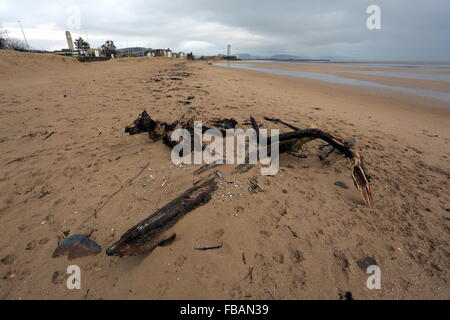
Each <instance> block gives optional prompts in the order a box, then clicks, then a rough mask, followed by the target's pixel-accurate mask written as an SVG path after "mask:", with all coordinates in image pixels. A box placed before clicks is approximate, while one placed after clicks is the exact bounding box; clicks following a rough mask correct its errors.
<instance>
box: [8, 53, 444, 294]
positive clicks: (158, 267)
mask: <svg viewBox="0 0 450 320" xmlns="http://www.w3.org/2000/svg"><path fill="white" fill-rule="evenodd" d="M181 73H187V74H189V76H187V75H184V76H179V75H180V74H181ZM177 75H178V76H177ZM174 77H177V78H180V79H181V80H171V79H170V78H174ZM155 78H156V79H160V80H161V81H155ZM413 82H414V80H412V81H411V83H413ZM411 85H412V84H411ZM0 88H1V89H0V106H1V107H0V115H1V116H0V121H1V126H0V148H1V150H2V152H1V157H0V161H1V163H2V166H1V168H0V191H1V192H0V201H1V207H0V237H1V241H0V261H2V262H0V276H1V277H0V298H2V299H119V298H120V299H183V298H184V299H340V298H341V297H343V296H345V294H346V292H351V293H352V296H353V297H354V298H355V299H406V298H412V299H422V298H423V299H449V298H450V289H449V286H448V270H449V266H450V263H449V262H450V261H449V252H448V248H449V240H450V236H449V230H450V229H449V214H450V213H449V211H450V210H449V209H450V204H449V192H448V190H449V185H448V183H449V180H448V179H449V166H448V159H449V156H450V155H449V147H448V143H449V138H450V129H449V125H448V124H449V120H450V114H449V110H448V108H446V105H445V103H444V102H441V101H437V100H433V99H427V98H423V97H416V96H410V95H407V94H402V93H392V92H385V91H383V90H379V89H375V88H364V87H351V86H342V85H337V84H330V83H325V82H321V81H315V80H310V79H300V78H292V77H285V76H277V75H268V74H264V73H259V72H255V71H245V70H235V69H227V68H223V67H218V66H214V65H208V64H207V63H206V62H197V61H196V62H187V61H180V60H165V59H124V60H115V61H108V62H100V63H87V64H80V63H78V62H76V61H74V60H72V59H70V58H62V57H56V56H51V55H48V56H47V55H32V54H23V53H11V52H2V51H0ZM191 96H194V98H191V100H188V97H191ZM186 101H190V104H186V103H185V102H186ZM143 109H146V110H147V111H148V112H149V113H150V114H151V115H152V116H153V117H154V118H156V119H160V120H164V121H173V120H176V119H178V118H179V116H180V115H181V114H182V113H185V112H186V111H191V112H194V113H196V114H197V117H198V118H199V119H205V120H207V119H211V118H214V117H233V118H235V119H236V120H237V121H238V122H239V125H238V126H240V127H243V128H249V125H244V124H243V123H245V121H247V120H248V118H249V116H250V115H253V116H254V117H256V118H257V119H258V121H259V122H260V123H261V125H262V126H264V127H267V128H275V127H276V128H280V129H282V131H283V132H284V131H288V130H287V129H285V128H282V126H281V125H276V124H273V123H269V122H266V121H264V120H263V116H274V117H277V118H281V119H283V120H285V121H287V122H290V123H292V124H294V125H296V126H299V127H304V126H307V125H311V124H314V125H315V126H317V127H318V128H320V129H323V130H325V131H328V132H330V133H333V134H335V135H336V136H338V137H341V138H343V139H349V138H353V139H355V140H356V149H357V150H359V151H360V152H361V153H362V154H363V156H364V157H365V159H366V162H367V168H368V171H369V174H370V175H371V178H372V182H371V183H372V186H373V197H374V208H367V207H365V206H364V205H363V203H362V201H361V199H360V196H359V194H358V192H357V191H356V190H355V188H354V187H353V184H352V180H351V164H350V163H349V161H348V160H347V159H345V158H344V157H342V156H334V157H332V158H331V159H330V160H332V161H331V163H329V164H328V165H324V164H323V163H322V162H321V161H320V160H319V159H318V157H317V154H318V152H319V146H320V144H321V142H319V141H314V142H311V143H309V144H308V145H306V146H305V147H304V150H303V154H302V156H301V157H295V156H292V155H282V156H281V159H280V161H281V168H280V172H279V173H278V175H276V176H274V177H263V176H261V175H260V171H259V168H253V169H251V170H250V171H249V172H247V173H243V174H240V173H235V172H234V166H223V167H221V168H220V171H221V172H222V173H223V175H224V178H223V180H222V181H220V182H219V190H218V191H217V192H216V193H215V194H214V196H213V199H212V201H211V202H210V203H208V204H206V205H205V206H203V207H200V208H198V209H197V210H195V211H193V212H191V213H189V214H188V215H186V216H185V217H184V218H183V219H182V220H181V221H180V222H179V223H178V224H177V225H176V226H175V228H174V231H175V232H176V234H177V238H176V240H175V241H174V242H173V243H172V244H171V245H169V246H166V247H160V248H157V249H156V250H155V251H153V252H152V253H151V254H150V255H146V256H140V257H127V258H122V259H120V258H118V257H112V258H111V257H107V256H106V255H105V252H104V250H105V249H106V248H107V247H108V246H109V245H111V244H112V243H113V242H115V241H116V240H117V239H118V238H119V237H120V235H121V234H122V233H123V232H125V231H126V230H127V229H128V228H129V227H131V226H132V225H134V224H135V223H137V222H138V221H140V220H142V219H143V218H145V217H146V216H148V215H149V214H150V213H151V212H153V211H155V210H156V209H157V208H160V207H161V206H163V205H164V204H165V203H167V202H168V201H170V200H172V199H173V198H174V197H175V196H177V195H179V194H180V193H181V192H182V191H183V190H186V189H188V188H189V187H191V186H192V184H193V182H194V181H196V180H198V179H199V178H201V177H202V176H205V175H207V174H209V172H206V173H205V174H203V175H201V176H200V177H199V176H194V175H193V171H194V170H195V169H197V168H198V167H199V166H190V165H183V166H181V167H179V166H175V165H174V164H172V162H171V161H170V151H169V150H168V149H167V147H165V146H164V145H163V144H162V143H161V142H155V143H153V142H151V141H150V140H149V139H148V136H146V135H145V134H143V135H137V136H129V135H127V134H125V133H124V132H123V128H124V126H125V125H127V124H129V123H130V122H132V121H133V120H134V119H135V118H136V117H137V115H138V114H139V113H140V112H142V110H143ZM49 135H50V136H49ZM142 168H146V169H145V170H144V171H143V173H142V174H140V175H138V176H137V178H136V179H134V180H132V181H131V179H132V178H133V177H135V176H136V174H137V173H139V172H140V171H141V170H142ZM252 179H253V180H254V179H256V180H257V183H258V185H259V186H260V187H261V188H262V190H263V191H260V192H251V191H249V188H250V186H251V182H250V181H251V180H252ZM336 182H343V183H344V184H345V185H346V186H348V189H345V188H342V187H340V186H338V185H336ZM339 185H341V186H342V184H341V183H339ZM250 189H251V188H250ZM108 199H110V200H108ZM105 201H107V203H106V205H105V206H104V207H102V209H101V210H100V211H98V212H97V214H96V215H94V213H95V212H96V208H98V207H99V206H101V205H102V204H104V203H105ZM87 228H94V229H95V232H94V233H93V234H92V235H91V239H93V240H95V241H96V242H97V243H98V244H100V245H101V246H102V248H103V251H102V252H101V253H100V254H98V255H96V256H91V257H86V258H80V259H76V260H73V261H68V260H67V258H66V257H64V258H58V259H53V258H51V255H52V253H53V250H54V249H55V248H56V246H57V244H58V234H59V233H58V231H57V230H56V229H59V230H63V231H66V230H70V234H76V233H83V232H85V231H86V229H87ZM218 244H222V245H223V246H222V248H221V249H217V250H210V251H198V250H194V248H196V247H203V246H214V245H218ZM365 257H372V258H374V259H375V260H376V261H377V263H378V265H379V266H380V268H381V272H382V289H381V290H375V291H372V290H368V289H367V288H366V280H367V277H368V274H366V273H365V271H363V270H361V268H360V267H359V266H358V263H357V262H358V261H359V260H361V259H363V258H365ZM72 264H76V265H78V266H80V268H81V272H82V279H81V288H82V289H81V290H73V291H71V290H68V289H67V288H66V283H65V282H66V278H67V275H66V269H67V267H68V266H69V265H72Z"/></svg>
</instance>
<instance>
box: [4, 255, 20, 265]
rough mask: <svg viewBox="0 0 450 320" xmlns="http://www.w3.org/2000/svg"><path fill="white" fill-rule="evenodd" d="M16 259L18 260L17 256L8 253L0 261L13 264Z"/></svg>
mask: <svg viewBox="0 0 450 320" xmlns="http://www.w3.org/2000/svg"><path fill="white" fill-rule="evenodd" d="M14 261H16V256H14V255H8V256H6V257H3V258H2V259H1V260H0V262H1V263H3V264H13V263H14Z"/></svg>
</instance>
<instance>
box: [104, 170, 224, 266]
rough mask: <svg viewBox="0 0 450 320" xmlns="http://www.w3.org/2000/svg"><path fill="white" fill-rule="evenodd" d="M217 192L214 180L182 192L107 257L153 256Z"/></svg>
mask: <svg viewBox="0 0 450 320" xmlns="http://www.w3.org/2000/svg"><path fill="white" fill-rule="evenodd" d="M216 190H217V181H216V179H215V178H212V179H209V180H207V181H205V182H203V183H202V184H200V185H196V186H194V187H192V188H190V189H189V190H187V191H185V192H183V193H182V194H181V195H180V196H179V197H177V198H175V199H174V200H172V201H171V202H169V203H168V204H166V205H165V206H163V207H162V208H161V209H158V210H156V211H155V212H154V213H152V214H151V215H150V216H148V217H147V218H145V219H144V220H142V221H141V222H139V223H138V224H136V225H135V226H133V227H131V228H130V229H129V230H128V231H127V232H125V233H124V234H123V235H122V237H121V238H120V239H119V241H117V242H116V243H114V244H113V245H112V246H110V247H109V248H108V249H107V250H106V254H107V255H108V256H120V257H123V256H133V255H138V254H143V253H150V252H151V251H152V250H153V249H155V248H156V247H157V246H159V245H161V244H162V243H164V242H165V241H167V240H168V239H170V238H173V236H174V234H173V233H170V229H171V228H172V227H173V226H174V225H175V224H176V223H177V222H178V221H179V220H180V219H181V218H182V217H183V216H184V215H185V214H187V213H189V212H191V211H193V210H194V209H196V208H198V207H200V206H202V205H204V204H206V203H208V202H209V201H210V200H211V196H212V194H213V193H214V191H216Z"/></svg>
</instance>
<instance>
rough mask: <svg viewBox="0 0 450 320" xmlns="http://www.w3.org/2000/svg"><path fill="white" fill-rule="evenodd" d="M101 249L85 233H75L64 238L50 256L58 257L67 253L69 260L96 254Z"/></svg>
mask: <svg viewBox="0 0 450 320" xmlns="http://www.w3.org/2000/svg"><path fill="white" fill-rule="evenodd" d="M101 251H102V248H101V247H100V246H99V245H98V244H97V243H96V242H95V241H93V240H91V239H89V238H88V237H86V236H85V235H81V234H75V235H73V236H70V237H69V238H67V239H65V240H64V241H63V242H61V244H60V245H59V246H58V247H57V248H56V249H55V251H54V252H53V255H52V257H53V258H58V257H61V256H65V255H68V257H69V260H73V259H76V258H81V257H86V256H92V255H96V254H98V253H99V252H101Z"/></svg>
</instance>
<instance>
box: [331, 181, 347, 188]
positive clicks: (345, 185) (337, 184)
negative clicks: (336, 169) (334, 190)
mask: <svg viewBox="0 0 450 320" xmlns="http://www.w3.org/2000/svg"><path fill="white" fill-rule="evenodd" d="M334 185H335V186H338V187H340V188H342V189H348V186H347V184H345V183H344V182H342V181H336V182H335V183H334Z"/></svg>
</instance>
